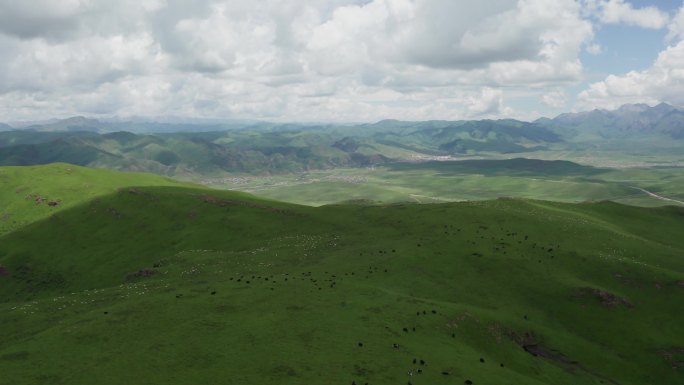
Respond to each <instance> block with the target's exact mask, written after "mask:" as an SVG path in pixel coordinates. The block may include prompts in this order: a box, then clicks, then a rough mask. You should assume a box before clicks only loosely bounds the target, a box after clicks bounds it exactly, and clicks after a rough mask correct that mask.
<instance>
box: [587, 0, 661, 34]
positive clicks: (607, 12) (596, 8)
mask: <svg viewBox="0 0 684 385" xmlns="http://www.w3.org/2000/svg"><path fill="white" fill-rule="evenodd" d="M584 4H585V10H586V12H589V13H591V14H594V15H595V16H596V17H597V18H598V19H599V21H601V22H602V23H604V24H626V25H632V26H637V27H641V28H649V29H662V28H665V27H666V26H667V24H668V22H669V19H670V18H669V16H668V14H667V13H665V12H663V11H661V10H660V9H658V8H657V7H654V6H649V7H643V8H634V7H633V6H632V4H630V3H627V2H625V1H624V0H585V1H584Z"/></svg>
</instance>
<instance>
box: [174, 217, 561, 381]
mask: <svg viewBox="0 0 684 385" xmlns="http://www.w3.org/2000/svg"><path fill="white" fill-rule="evenodd" d="M501 230H502V231H503V233H504V234H505V236H506V238H504V237H494V236H490V237H487V238H489V239H487V238H485V234H486V233H487V232H488V231H489V227H488V226H479V227H477V228H476V229H475V235H476V237H474V238H475V239H477V238H478V237H479V238H480V239H483V240H484V241H483V243H484V244H485V245H491V246H492V252H495V253H499V254H500V255H501V254H503V255H506V254H507V251H508V250H507V247H508V246H510V243H509V242H511V241H508V240H509V239H516V237H518V234H517V233H516V232H511V231H504V230H503V229H501ZM461 232H462V229H461V228H457V229H454V228H453V226H445V231H444V233H445V234H447V235H457V234H458V235H461V234H462V233H461ZM518 239H519V240H518V242H517V243H518V244H521V243H522V242H525V241H529V239H530V237H529V236H528V235H524V236H521V237H520V238H518ZM479 242H480V241H470V244H472V245H476V244H478V243H479ZM415 246H416V247H418V248H422V247H424V246H425V245H424V243H416V244H415ZM531 247H532V249H535V248H538V249H539V250H540V251H543V252H544V253H548V254H551V253H552V252H553V251H554V250H555V249H556V248H558V246H557V245H554V247H550V246H538V245H537V244H536V243H535V244H534V245H531ZM388 250H389V251H385V250H377V251H374V252H360V253H359V257H363V256H364V254H369V255H372V254H375V253H377V254H379V255H389V256H392V255H396V253H397V249H396V248H394V249H388ZM470 256H472V257H478V258H482V257H485V253H483V252H472V253H470ZM389 271H390V269H389V268H388V267H382V268H381V267H378V266H368V268H367V269H364V270H362V271H347V272H343V273H332V272H328V271H325V272H324V274H323V276H322V277H321V276H317V274H315V273H314V272H312V271H304V272H300V273H297V274H290V273H281V274H279V275H278V276H276V275H274V274H270V275H258V274H251V273H249V274H244V273H243V274H237V275H234V276H231V277H229V278H228V280H229V281H232V282H234V283H236V284H240V285H242V286H247V287H255V284H265V285H267V288H268V289H270V290H276V288H277V287H278V284H279V283H281V284H285V283H288V282H294V281H299V282H302V283H307V284H310V285H311V287H312V289H313V290H316V291H321V290H323V289H335V288H336V287H337V285H338V282H341V281H342V280H344V279H361V278H365V279H368V278H371V277H372V275H374V274H379V273H385V274H386V273H388V272H389ZM210 294H211V295H216V294H217V291H216V290H212V291H211V292H210ZM182 297H183V294H180V293H179V294H176V298H177V299H181V298H182ZM438 314H439V312H438V311H437V309H430V310H428V309H420V310H417V311H415V315H416V317H424V316H431V315H438ZM524 318H525V319H527V316H526V315H525V316H524ZM400 328H401V331H402V332H403V334H409V333H417V332H418V331H417V329H416V326H406V325H402V326H400ZM450 336H451V338H456V334H455V333H450ZM356 346H357V348H359V349H365V348H368V343H367V342H366V341H357V342H356ZM387 346H388V347H390V346H391V349H393V350H395V351H402V350H403V349H402V345H401V344H399V343H397V341H394V342H390V343H388V345H387ZM475 362H477V361H475ZM479 362H480V363H481V364H485V358H483V357H480V358H479ZM499 366H500V367H501V368H503V367H504V364H503V363H501V364H499ZM404 370H405V373H406V376H407V384H408V385H414V381H418V382H420V381H419V379H420V378H421V377H422V376H424V373H426V372H430V371H431V367H430V366H429V365H428V363H427V360H426V359H424V358H419V357H414V358H413V359H412V360H410V362H409V363H407V365H406V366H405V369H404ZM433 373H439V374H441V375H442V376H452V375H453V372H452V371H451V370H450V369H443V370H439V369H435V371H434V372H433ZM351 384H352V385H362V384H363V385H369V382H365V381H363V382H361V381H358V380H352V381H351ZM463 384H465V385H472V384H474V382H473V380H472V379H464V381H463Z"/></svg>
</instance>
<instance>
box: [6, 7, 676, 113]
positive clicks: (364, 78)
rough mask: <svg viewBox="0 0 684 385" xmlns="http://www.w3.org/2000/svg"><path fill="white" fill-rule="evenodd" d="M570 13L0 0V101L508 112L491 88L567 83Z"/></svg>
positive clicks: (177, 109) (578, 27)
mask: <svg viewBox="0 0 684 385" xmlns="http://www.w3.org/2000/svg"><path fill="white" fill-rule="evenodd" d="M582 11H583V8H582V6H581V4H580V3H578V2H577V1H574V0H556V1H551V0H483V1H480V2H477V3H472V2H471V3H469V4H466V3H465V2H456V1H454V2H451V1H442V0H363V1H362V0H331V1H326V2H323V1H316V0H309V1H302V0H264V1H258V2H242V1H223V0H198V1H193V2H192V3H189V2H185V1H179V0H166V1H163V0H121V1H116V2H104V1H90V0H65V1H60V2H54V1H47V0H36V1H35V2H31V3H30V4H29V3H27V2H16V1H10V0H0V55H2V57H3V58H5V60H3V61H1V62H0V113H1V114H3V115H2V116H4V117H6V119H23V118H29V119H30V118H43V117H51V116H64V115H72V114H78V113H83V114H95V115H115V114H116V115H165V114H173V115H179V114H182V115H184V116H190V117H222V118H233V117H237V118H268V119H273V120H359V119H368V120H375V119H380V118H384V117H397V118H413V119H430V118H449V119H458V118H462V117H467V116H474V115H478V114H479V115H482V116H485V115H487V116H489V115H491V116H494V115H496V114H499V115H505V114H512V113H514V111H513V110H511V109H510V108H507V107H505V106H504V105H503V91H502V89H503V88H505V89H506V95H507V96H508V95H515V90H516V89H520V90H528V89H535V90H538V92H539V93H540V94H543V93H544V92H547V91H546V89H547V88H549V87H551V88H553V89H555V88H557V87H560V86H564V85H567V84H571V83H574V82H578V81H580V80H581V79H582V76H583V66H582V63H581V62H580V60H579V54H580V52H581V51H582V50H583V49H591V48H586V47H587V46H588V45H589V44H590V43H591V42H592V39H593V36H594V33H593V26H592V23H591V21H589V20H587V19H586V18H584V17H583V16H582ZM673 28H674V27H673ZM589 47H591V45H589ZM32 106H33V107H32ZM488 114H489V115H488Z"/></svg>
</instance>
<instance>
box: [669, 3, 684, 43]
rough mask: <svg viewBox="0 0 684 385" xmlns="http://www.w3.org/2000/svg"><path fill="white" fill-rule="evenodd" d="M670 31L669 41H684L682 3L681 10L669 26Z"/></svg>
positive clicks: (683, 4) (683, 9)
mask: <svg viewBox="0 0 684 385" xmlns="http://www.w3.org/2000/svg"><path fill="white" fill-rule="evenodd" d="M668 30H669V33H668V35H667V39H668V40H673V39H679V40H684V2H682V7H681V8H679V12H677V14H676V15H675V16H674V17H673V18H672V21H671V22H670V25H668Z"/></svg>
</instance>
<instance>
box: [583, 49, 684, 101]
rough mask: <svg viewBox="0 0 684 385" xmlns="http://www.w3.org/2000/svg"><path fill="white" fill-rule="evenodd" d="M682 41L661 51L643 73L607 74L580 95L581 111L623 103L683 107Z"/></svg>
mask: <svg viewBox="0 0 684 385" xmlns="http://www.w3.org/2000/svg"><path fill="white" fill-rule="evenodd" d="M682 89H684V40H681V41H679V42H678V43H676V44H675V45H672V46H669V47H667V48H666V49H665V50H664V51H662V52H661V53H660V54H659V55H658V58H657V59H656V61H655V62H654V63H653V65H652V66H651V67H650V68H648V69H646V70H644V71H631V72H628V73H627V74H624V75H620V76H618V75H609V76H608V77H606V78H605V79H604V80H602V81H600V82H596V83H593V84H591V85H590V86H589V87H588V88H587V89H586V90H584V91H582V92H581V93H580V94H579V96H578V99H579V106H580V107H581V108H596V107H604V108H615V107H618V106H620V105H621V104H624V103H636V102H641V103H657V102H668V103H671V104H674V105H678V106H684V94H683V93H682V92H681V90H682Z"/></svg>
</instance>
